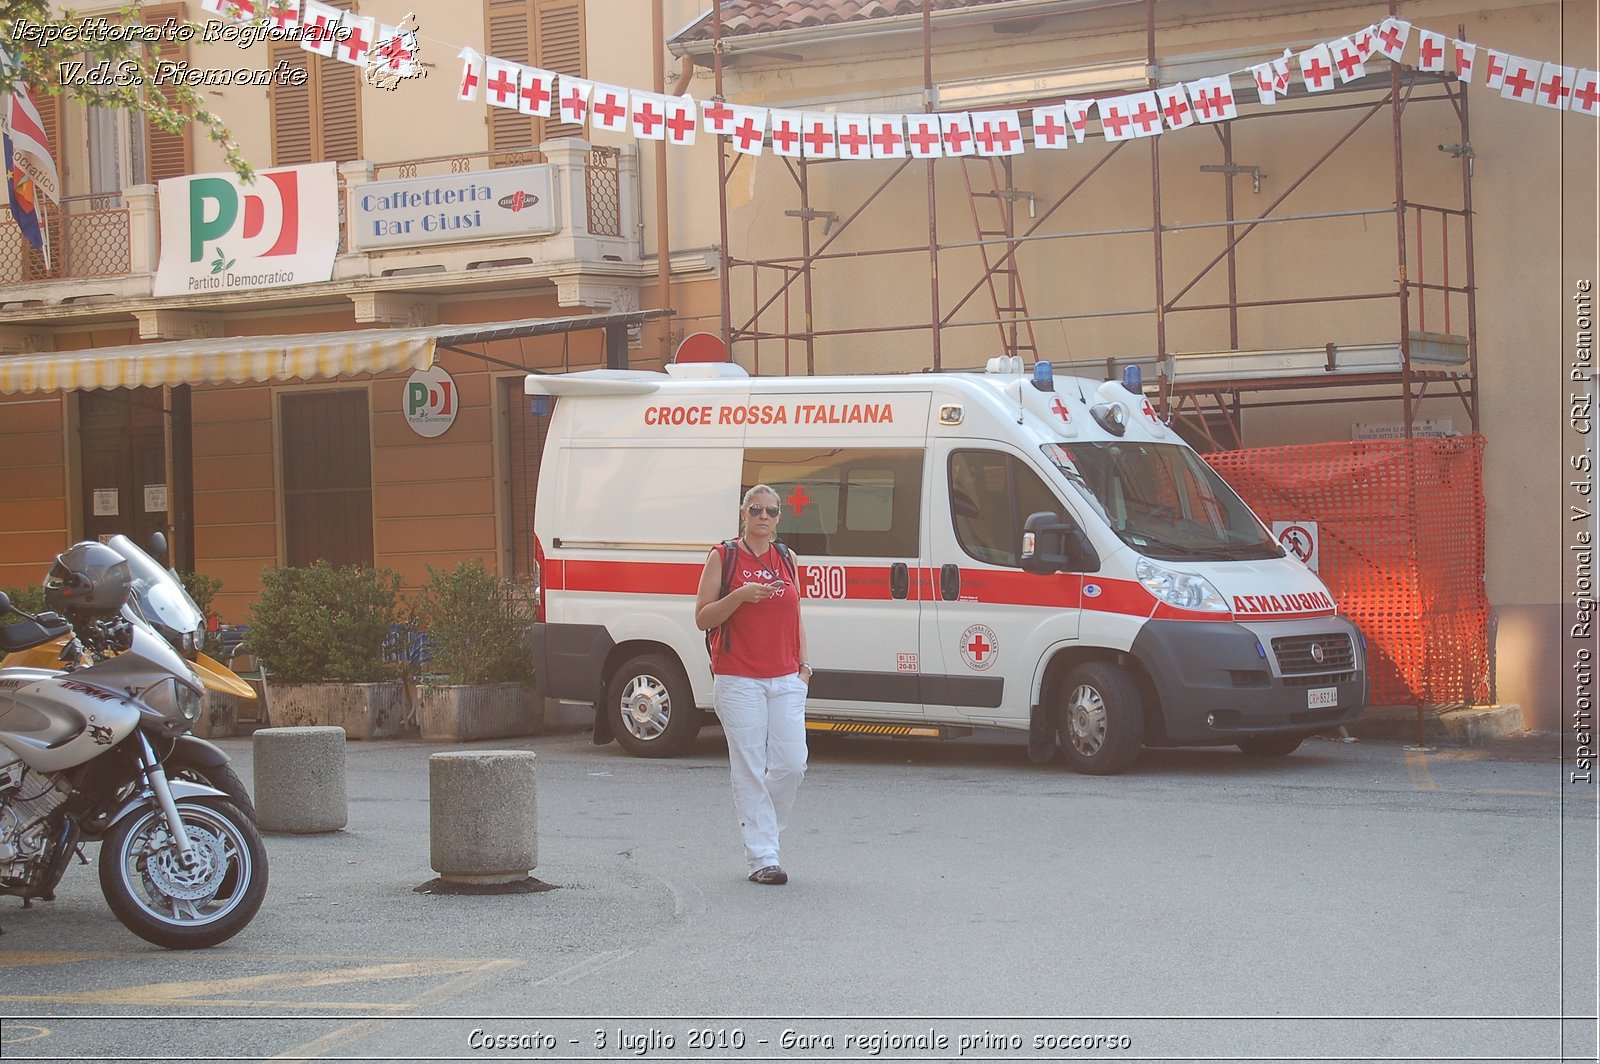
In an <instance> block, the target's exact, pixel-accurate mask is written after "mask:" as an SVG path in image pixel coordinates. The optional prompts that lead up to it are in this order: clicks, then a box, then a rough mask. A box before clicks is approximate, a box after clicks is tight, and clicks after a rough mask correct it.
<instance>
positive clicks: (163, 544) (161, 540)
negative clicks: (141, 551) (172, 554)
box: [150, 532, 167, 565]
mask: <svg viewBox="0 0 1600 1064" xmlns="http://www.w3.org/2000/svg"><path fill="white" fill-rule="evenodd" d="M150 555H151V557H153V558H155V559H157V560H158V561H160V562H161V564H163V565H165V564H166V563H167V537H166V536H165V535H164V534H163V533H160V532H152V533H150Z"/></svg>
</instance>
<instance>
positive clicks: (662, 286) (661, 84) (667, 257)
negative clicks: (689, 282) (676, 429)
mask: <svg viewBox="0 0 1600 1064" xmlns="http://www.w3.org/2000/svg"><path fill="white" fill-rule="evenodd" d="M662 3H663V0H654V3H652V4H651V5H650V72H651V75H652V77H653V82H652V86H651V87H652V89H653V90H654V91H655V92H657V93H661V92H664V91H665V89H666V83H667V75H666V60H665V58H664V57H663V56H662V51H663V49H665V48H666V46H667V38H666V29H665V26H664V18H663V15H662V10H661V5H662ZM690 69H691V66H690V64H689V63H684V65H683V72H684V77H685V79H687V77H688V75H689V71H690ZM682 91H683V90H681V89H680V90H678V94H680V95H681V94H682ZM696 117H699V116H698V115H697V116H696ZM671 255H672V241H671V240H670V239H669V234H668V231H667V142H666V139H665V138H663V139H661V140H658V141H656V290H657V300H658V305H659V306H660V307H661V308H662V309H665V310H670V309H671V308H672V260H671ZM671 358H672V319H670V318H667V319H664V320H663V321H662V323H661V364H662V366H665V365H666V364H667V362H668V361H670V360H671Z"/></svg>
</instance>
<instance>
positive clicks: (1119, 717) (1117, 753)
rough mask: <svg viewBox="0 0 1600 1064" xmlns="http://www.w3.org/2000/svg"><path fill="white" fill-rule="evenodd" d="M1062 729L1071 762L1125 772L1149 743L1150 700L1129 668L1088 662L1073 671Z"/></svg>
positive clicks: (1104, 772)
mask: <svg viewBox="0 0 1600 1064" xmlns="http://www.w3.org/2000/svg"><path fill="white" fill-rule="evenodd" d="M1066 692H1067V697H1066V699H1065V700H1064V701H1063V702H1062V704H1061V709H1060V716H1059V717H1058V719H1057V721H1056V729H1057V732H1058V734H1059V735H1060V737H1061V749H1062V751H1063V752H1064V753H1065V754H1066V756H1067V764H1069V765H1071V766H1072V768H1073V770H1074V771H1077V772H1085V773H1088V774H1089V775H1091V776H1111V775H1115V774H1116V773H1118V772H1122V771H1124V770H1125V769H1127V768H1128V767H1129V766H1130V765H1132V764H1133V762H1134V760H1135V759H1136V758H1137V757H1138V756H1139V748H1140V747H1141V746H1143V745H1144V700H1143V699H1142V698H1141V697H1140V696H1139V687H1138V685H1137V684H1135V683H1134V682H1133V677H1132V676H1129V675H1128V673H1127V671H1126V670H1124V669H1122V668H1120V667H1118V666H1117V665H1114V664H1112V663H1111V662H1109V661H1086V662H1084V663H1083V664H1082V665H1079V666H1078V667H1077V668H1075V669H1073V670H1072V671H1071V672H1069V673H1068V674H1067V682H1066Z"/></svg>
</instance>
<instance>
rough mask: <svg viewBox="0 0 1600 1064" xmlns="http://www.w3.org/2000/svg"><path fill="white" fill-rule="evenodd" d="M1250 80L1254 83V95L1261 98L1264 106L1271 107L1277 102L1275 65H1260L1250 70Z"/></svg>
mask: <svg viewBox="0 0 1600 1064" xmlns="http://www.w3.org/2000/svg"><path fill="white" fill-rule="evenodd" d="M1250 78H1251V80H1252V81H1254V82H1255V83H1256V94H1257V95H1259V96H1260V97H1261V103H1262V104H1263V105H1264V106H1267V107H1271V106H1272V105H1273V104H1275V103H1277V102H1278V96H1279V95H1280V94H1279V92H1278V74H1277V70H1276V64H1274V63H1261V64H1259V65H1257V66H1253V67H1251V68H1250Z"/></svg>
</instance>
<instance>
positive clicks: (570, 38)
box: [533, 0, 588, 140]
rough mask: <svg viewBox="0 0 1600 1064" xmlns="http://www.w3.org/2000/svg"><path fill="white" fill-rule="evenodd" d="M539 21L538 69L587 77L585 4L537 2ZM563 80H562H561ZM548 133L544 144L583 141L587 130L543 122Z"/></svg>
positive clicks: (544, 134) (556, 0) (542, 137)
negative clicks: (563, 139)
mask: <svg viewBox="0 0 1600 1064" xmlns="http://www.w3.org/2000/svg"><path fill="white" fill-rule="evenodd" d="M533 4H534V10H535V15H536V17H537V19H538V26H537V30H538V33H537V36H538V49H537V54H538V57H539V58H538V60H537V61H536V62H535V64H534V65H536V66H541V67H543V68H544V69H546V70H554V71H555V72H556V73H557V74H571V75H572V76H573V77H578V78H581V77H586V76H587V75H586V74H585V73H584V72H585V71H586V70H588V64H587V63H585V62H584V48H583V36H584V35H583V4H582V2H581V0H533ZM558 80H559V79H558ZM540 122H541V123H542V124H543V126H544V129H543V131H542V134H541V135H540V137H539V139H540V140H551V139H553V138H555V137H581V136H583V126H582V125H573V124H572V123H570V122H561V121H557V120H556V119H555V118H553V117H552V118H548V119H540Z"/></svg>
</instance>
